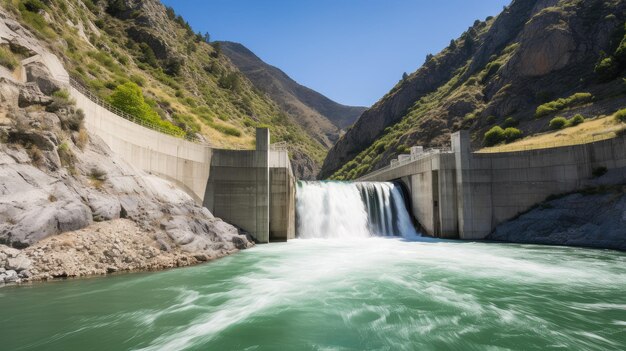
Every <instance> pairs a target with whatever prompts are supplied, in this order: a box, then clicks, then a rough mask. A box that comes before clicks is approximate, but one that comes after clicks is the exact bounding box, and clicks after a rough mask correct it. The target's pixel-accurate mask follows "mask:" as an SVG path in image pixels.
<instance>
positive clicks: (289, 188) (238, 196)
mask: <svg viewBox="0 0 626 351" xmlns="http://www.w3.org/2000/svg"><path fill="white" fill-rule="evenodd" d="M68 90H69V91H70V94H71V95H72V97H73V98H74V99H75V100H76V105H77V107H78V108H80V109H82V110H83V111H84V112H85V125H86V127H87V129H88V130H89V132H90V133H92V134H95V135H97V136H98V137H100V138H102V139H103V140H104V142H105V143H106V144H107V145H108V146H109V147H110V148H111V150H112V151H113V152H115V153H116V154H118V155H120V156H121V157H122V158H123V159H124V160H125V161H127V162H128V163H130V164H132V165H134V166H136V167H138V168H140V169H142V170H144V171H147V172H150V173H153V174H156V175H159V176H161V177H163V178H165V179H167V180H170V181H172V182H173V183H175V184H177V185H178V186H179V187H181V188H182V189H184V190H185V191H186V192H187V193H189V195H191V196H192V197H193V198H194V199H195V200H196V202H197V203H198V204H203V205H204V206H205V207H207V208H208V209H209V210H210V211H211V212H212V213H213V215H215V216H216V217H220V218H222V219H224V220H225V221H227V222H229V223H231V224H234V225H236V226H238V227H240V228H242V229H243V230H245V231H247V232H249V233H250V234H251V235H252V236H253V237H254V238H255V240H256V241H257V242H260V243H266V242H269V241H270V240H287V239H289V238H293V237H294V233H295V229H294V228H295V223H294V222H295V213H294V203H295V198H294V197H295V190H294V189H295V186H294V184H295V180H294V177H293V173H292V171H291V165H290V162H289V156H288V154H287V151H286V150H285V151H271V152H270V150H269V140H270V138H269V131H268V130H267V129H266V128H260V129H257V141H256V150H220V149H212V148H211V147H209V146H208V145H203V144H198V143H193V142H190V141H187V140H184V139H181V138H176V137H173V136H170V135H166V134H162V133H159V132H157V131H155V130H152V129H149V128H146V127H143V126H141V125H138V124H135V123H133V122H131V121H129V120H126V119H124V118H122V117H120V116H118V115H116V114H115V113H113V112H111V111H109V110H108V109H106V108H105V107H103V106H100V105H99V104H97V103H95V102H94V101H92V100H91V99H89V97H87V96H86V95H84V94H83V93H81V92H80V91H78V90H77V89H76V88H74V87H71V86H69V87H68ZM270 155H272V157H270ZM270 158H271V159H270ZM270 164H271V170H272V171H271V174H272V176H271V185H270ZM270 194H271V195H270ZM270 201H271V206H270ZM270 223H271V229H270Z"/></svg>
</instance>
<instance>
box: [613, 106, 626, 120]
mask: <svg viewBox="0 0 626 351" xmlns="http://www.w3.org/2000/svg"><path fill="white" fill-rule="evenodd" d="M614 116H615V120H616V121H618V122H621V123H626V108H623V109H621V110H619V111H617V112H615V115H614Z"/></svg>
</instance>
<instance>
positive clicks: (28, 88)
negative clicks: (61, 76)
mask: <svg viewBox="0 0 626 351" xmlns="http://www.w3.org/2000/svg"><path fill="white" fill-rule="evenodd" d="M17 103H18V106H19V107H28V106H31V105H50V104H51V103H52V99H51V98H50V97H49V96H46V95H44V94H43V93H42V92H41V90H39V87H38V86H37V85H33V84H29V85H25V86H24V87H23V88H22V89H20V94H19V96H18V100H17Z"/></svg>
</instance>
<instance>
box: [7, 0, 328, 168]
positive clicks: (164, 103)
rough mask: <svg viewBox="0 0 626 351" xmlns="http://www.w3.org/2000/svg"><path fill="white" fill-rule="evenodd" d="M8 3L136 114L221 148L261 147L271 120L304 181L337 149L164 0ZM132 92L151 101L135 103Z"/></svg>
mask: <svg viewBox="0 0 626 351" xmlns="http://www.w3.org/2000/svg"><path fill="white" fill-rule="evenodd" d="M0 4H2V8H3V9H4V10H5V11H7V12H8V14H9V16H12V17H15V18H16V19H17V20H18V21H20V22H21V23H22V24H24V25H25V26H26V27H28V28H29V29H31V30H32V31H33V32H35V33H36V35H37V36H38V38H39V40H40V41H42V42H45V43H46V44H47V45H48V46H49V49H50V50H51V51H52V52H53V53H55V54H56V55H57V56H59V57H61V58H63V60H64V65H65V66H66V68H67V69H68V71H69V72H70V74H71V75H72V77H73V78H75V79H76V80H78V81H79V82H82V83H83V84H84V85H86V86H87V87H88V88H89V90H90V91H92V92H93V93H95V94H97V95H98V96H100V97H101V98H103V99H107V100H110V101H112V102H113V101H114V102H116V103H118V104H119V105H121V106H118V107H120V108H122V109H123V110H124V108H127V109H128V110H130V111H127V112H130V113H134V114H140V115H141V116H140V117H141V118H142V119H145V120H147V121H149V122H151V123H153V124H157V125H159V126H160V127H162V128H164V129H167V130H169V131H171V132H172V133H177V134H186V136H187V137H193V138H198V139H200V140H201V141H204V142H206V143H208V144H210V145H211V146H214V147H220V148H251V147H253V145H254V133H255V128H256V127H258V126H267V127H269V128H270V130H271V133H272V142H273V143H274V142H279V141H286V142H288V144H289V147H290V151H291V154H292V155H293V156H294V160H295V161H294V169H295V171H296V173H297V174H299V175H300V176H303V177H307V176H308V177H311V176H312V173H313V172H314V171H311V169H313V168H315V167H318V166H316V164H319V163H321V160H322V159H323V157H324V154H325V152H326V148H327V147H324V146H323V145H322V144H321V143H320V142H318V141H316V140H314V139H313V138H311V137H310V136H309V135H308V134H307V133H306V132H305V131H304V130H303V129H302V127H300V126H299V125H298V124H297V123H295V122H294V120H293V118H292V116H290V115H288V114H287V113H285V112H284V111H282V109H281V108H280V107H279V106H278V105H277V104H276V103H275V102H274V101H272V100H271V98H269V97H267V96H266V95H265V94H264V93H262V92H260V91H259V90H258V89H256V88H254V86H253V85H252V83H250V81H249V80H248V79H247V78H246V77H245V76H244V75H243V74H242V73H241V72H240V71H239V70H238V69H237V67H236V66H234V65H233V64H232V63H231V62H230V60H229V59H228V58H227V57H226V56H225V55H223V54H222V53H221V49H220V47H219V44H215V43H212V42H210V38H209V36H208V35H205V34H200V33H194V31H193V30H192V28H191V27H190V26H189V24H188V23H187V22H186V21H185V20H184V19H183V18H182V17H180V16H178V15H176V14H175V13H174V11H173V9H171V8H166V7H165V6H163V5H162V4H161V3H160V2H159V1H157V0H144V1H132V0H108V1H105V0H67V1H49V0H42V1H41V0H2V2H0ZM1 49H2V52H1V56H2V60H8V61H11V60H16V59H19V58H20V57H23V56H24V53H20V52H19V51H17V50H11V49H12V48H11V47H10V45H2V47H1ZM12 68H15V67H12ZM137 91H138V92H139V93H136V92H137ZM116 92H120V94H117V95H116ZM130 93H136V94H135V95H139V96H140V98H141V99H142V100H144V102H145V103H141V104H140V105H141V106H140V107H137V106H133V105H135V104H133V103H128V101H127V100H125V97H127V95H128V94H130Z"/></svg>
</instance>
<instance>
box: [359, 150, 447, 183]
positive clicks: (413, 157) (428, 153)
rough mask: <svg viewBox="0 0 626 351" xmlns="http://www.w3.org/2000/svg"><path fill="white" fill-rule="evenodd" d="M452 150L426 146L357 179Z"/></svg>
mask: <svg viewBox="0 0 626 351" xmlns="http://www.w3.org/2000/svg"><path fill="white" fill-rule="evenodd" d="M450 152H452V150H451V149H450V148H449V147H443V148H428V149H426V150H424V151H422V152H420V153H418V154H411V155H408V156H409V157H406V158H403V159H402V160H400V159H397V161H396V162H394V163H391V164H388V165H386V166H385V167H382V168H379V169H377V170H375V171H373V172H371V173H368V174H366V175H364V176H362V177H359V178H358V179H363V178H365V177H367V178H369V177H373V176H376V175H379V174H382V173H385V172H387V171H389V170H392V169H395V168H398V167H401V166H404V165H406V164H409V163H411V162H415V161H419V160H422V159H424V158H426V157H429V156H431V155H435V154H443V153H450Z"/></svg>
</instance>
